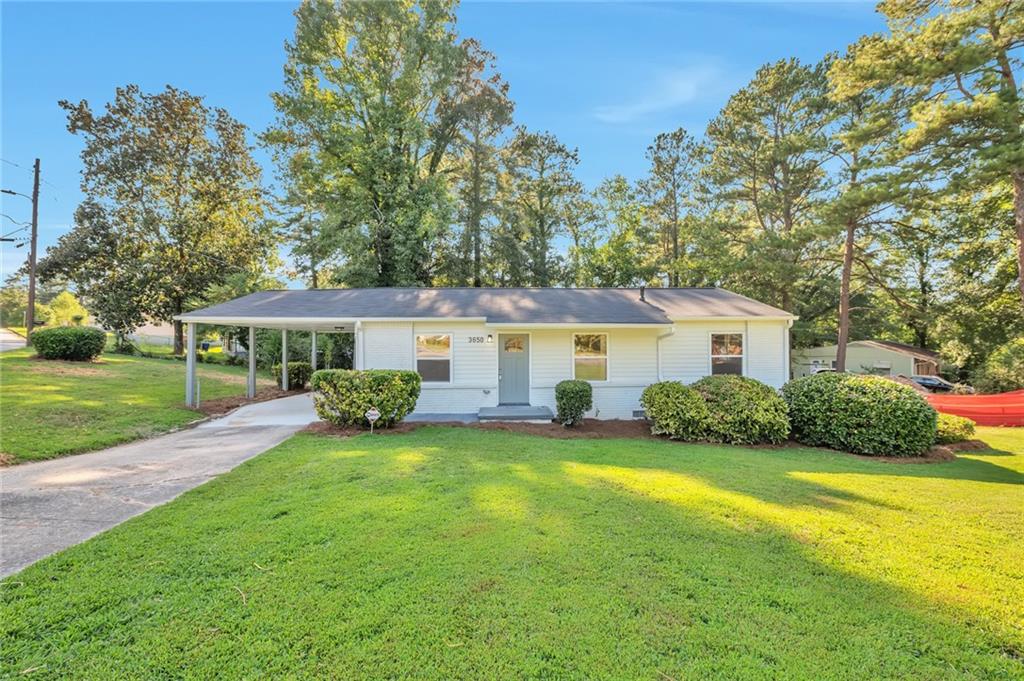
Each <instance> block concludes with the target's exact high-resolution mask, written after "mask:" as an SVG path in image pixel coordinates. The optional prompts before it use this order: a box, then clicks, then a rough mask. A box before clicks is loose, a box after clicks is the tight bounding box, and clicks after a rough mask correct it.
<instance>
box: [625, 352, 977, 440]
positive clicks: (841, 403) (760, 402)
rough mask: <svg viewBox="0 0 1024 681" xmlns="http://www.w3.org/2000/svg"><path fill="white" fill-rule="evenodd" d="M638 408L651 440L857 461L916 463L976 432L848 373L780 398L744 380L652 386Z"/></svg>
mask: <svg viewBox="0 0 1024 681" xmlns="http://www.w3.org/2000/svg"><path fill="white" fill-rule="evenodd" d="M640 403H641V405H642V406H643V407H644V409H645V410H646V413H647V417H648V419H649V420H650V421H651V432H652V433H655V434H658V435H667V436H668V437H669V438H672V439H677V440H690V441H703V442H728V443H731V444H773V443H780V442H784V441H785V440H786V438H787V436H792V438H793V439H794V440H796V441H797V442H801V443H803V444H807V445H813V446H825V447H831V448H833V449H838V450H842V451H847V452H853V453H855V454H868V455H883V456H919V455H921V454H924V453H925V452H926V451H927V450H928V449H929V448H930V447H931V446H932V445H933V444H935V442H936V440H937V439H938V440H939V441H942V442H954V441H960V440H965V439H968V438H970V437H971V435H973V432H974V431H973V423H971V422H970V421H968V420H966V419H958V418H957V417H947V416H945V415H943V416H942V417H941V419H939V418H938V417H937V415H936V412H935V410H934V409H933V408H932V407H931V405H929V404H928V402H927V401H926V400H925V399H924V398H923V397H921V395H919V394H918V393H917V392H916V391H914V390H912V389H911V388H909V387H907V386H904V385H900V384H899V383H896V382H894V381H890V380H887V379H884V378H881V377H878V376H864V375H856V374H846V373H832V372H826V373H820V374H815V375H813V376H806V377H803V378H798V379H796V380H793V381H790V382H789V383H787V384H786V385H785V386H783V388H782V395H781V397H780V396H779V394H778V393H777V392H776V391H775V390H773V389H772V388H770V387H768V386H767V385H764V384H763V383H760V382H758V381H755V380H753V379H750V378H744V377H741V376H709V377H707V378H703V379H701V380H699V381H697V382H696V383H694V384H693V385H690V386H687V385H683V384H682V383H679V382H676V381H666V382H663V383H655V384H654V385H651V386H648V388H647V389H646V390H644V392H643V396H642V397H641V399H640ZM964 421H966V423H965V422H964Z"/></svg>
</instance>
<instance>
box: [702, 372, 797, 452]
mask: <svg viewBox="0 0 1024 681" xmlns="http://www.w3.org/2000/svg"><path fill="white" fill-rule="evenodd" d="M692 387H693V389H694V390H696V391H697V392H698V393H700V395H701V397H703V398H704V402H705V403H706V404H707V408H708V415H709V419H708V421H707V430H706V433H705V439H707V440H710V441H712V442H727V443H729V444H734V445H756V444H779V443H782V442H785V441H786V438H787V437H789V416H788V414H787V411H788V410H787V408H786V401H785V400H783V399H782V397H781V396H780V395H779V393H778V392H776V391H775V390H774V389H773V388H772V387H770V386H767V385H765V384H764V383H761V381H757V380H754V379H753V378H746V377H745V376H732V375H728V376H707V377H705V378H702V379H700V380H699V381H697V382H696V383H694V384H693V386H692Z"/></svg>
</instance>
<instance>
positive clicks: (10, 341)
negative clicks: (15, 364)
mask: <svg viewBox="0 0 1024 681" xmlns="http://www.w3.org/2000/svg"><path fill="white" fill-rule="evenodd" d="M23 347H25V339H24V338H22V337H21V336H19V335H18V334H16V333H14V332H13V331H8V330H7V329H3V328H0V352H7V351H8V350H18V349H20V348H23Z"/></svg>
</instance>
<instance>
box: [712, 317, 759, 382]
mask: <svg viewBox="0 0 1024 681" xmlns="http://www.w3.org/2000/svg"><path fill="white" fill-rule="evenodd" d="M748 330H749V327H748V326H747V325H746V324H745V325H744V329H743V331H718V330H715V329H712V330H711V331H708V376H713V375H714V374H712V373H711V372H712V371H713V370H714V361H713V360H712V353H711V350H712V343H711V338H712V337H713V336H736V335H739V337H740V338H741V339H742V340H740V343H741V345H742V346H743V355H741V359H742V365H741V366H742V369H741V371H742V372H743V373H741V374H740V376H746V375H747V336H748V335H749V334H748ZM728 356H730V357H735V355H728Z"/></svg>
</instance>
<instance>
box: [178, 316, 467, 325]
mask: <svg viewBox="0 0 1024 681" xmlns="http://www.w3.org/2000/svg"><path fill="white" fill-rule="evenodd" d="M173 319H175V320H179V321H182V322H195V323H197V324H229V325H232V326H235V325H237V326H259V325H260V324H277V325H281V324H354V323H355V322H357V321H361V322H363V323H367V322H486V321H487V319H486V317H247V316H237V315H236V316H224V317H222V316H211V315H189V314H187V313H186V314H182V315H177V316H175V317H173Z"/></svg>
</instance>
